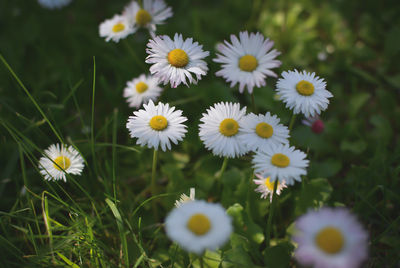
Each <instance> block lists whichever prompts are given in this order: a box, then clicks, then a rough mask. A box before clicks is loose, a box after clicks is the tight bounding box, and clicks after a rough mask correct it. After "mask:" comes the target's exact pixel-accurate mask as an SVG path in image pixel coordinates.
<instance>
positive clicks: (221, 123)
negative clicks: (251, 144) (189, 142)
mask: <svg viewBox="0 0 400 268" xmlns="http://www.w3.org/2000/svg"><path fill="white" fill-rule="evenodd" d="M245 114H246V107H244V108H242V109H240V104H239V103H231V102H225V103H224V102H220V103H216V104H214V106H213V107H210V108H209V109H207V113H203V117H202V118H201V119H200V121H201V122H202V124H200V126H199V127H200V132H199V136H200V140H202V141H203V143H204V145H205V147H206V148H207V149H209V150H212V152H213V154H214V155H218V156H224V157H230V158H234V157H238V156H241V155H243V154H245V153H247V151H248V150H247V147H246V145H245V144H243V143H242V142H241V141H240V139H239V136H240V134H242V133H241V131H240V127H241V125H242V122H243V117H244V115H245Z"/></svg>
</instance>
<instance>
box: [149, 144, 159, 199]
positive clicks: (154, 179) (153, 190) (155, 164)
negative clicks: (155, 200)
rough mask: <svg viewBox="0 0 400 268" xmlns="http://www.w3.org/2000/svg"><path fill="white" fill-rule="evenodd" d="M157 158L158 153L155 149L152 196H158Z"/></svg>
mask: <svg viewBox="0 0 400 268" xmlns="http://www.w3.org/2000/svg"><path fill="white" fill-rule="evenodd" d="M157 156H158V151H157V149H154V152H153V167H152V169H151V193H152V195H153V196H154V195H156V168H157Z"/></svg>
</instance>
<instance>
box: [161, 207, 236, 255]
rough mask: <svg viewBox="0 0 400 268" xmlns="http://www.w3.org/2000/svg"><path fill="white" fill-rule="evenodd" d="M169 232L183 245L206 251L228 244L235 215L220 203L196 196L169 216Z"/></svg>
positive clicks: (187, 248)
mask: <svg viewBox="0 0 400 268" xmlns="http://www.w3.org/2000/svg"><path fill="white" fill-rule="evenodd" d="M165 231H166V233H167V236H168V237H169V238H170V239H171V240H173V241H175V242H176V243H178V244H179V245H180V246H181V247H182V248H183V249H185V250H186V251H189V252H194V253H196V254H199V255H200V254H202V253H203V252H204V250H206V249H208V250H211V251H215V250H216V249H217V248H218V247H220V246H222V245H223V244H225V242H226V241H227V240H228V239H229V236H230V234H231V232H232V222H231V218H230V217H229V216H228V215H227V214H226V212H225V209H224V208H223V207H222V206H221V205H220V204H212V203H207V202H205V201H203V200H201V201H199V200H195V201H192V202H187V203H184V204H182V205H181V206H180V207H177V208H174V209H173V210H172V211H171V212H170V213H169V215H168V216H167V218H166V219H165Z"/></svg>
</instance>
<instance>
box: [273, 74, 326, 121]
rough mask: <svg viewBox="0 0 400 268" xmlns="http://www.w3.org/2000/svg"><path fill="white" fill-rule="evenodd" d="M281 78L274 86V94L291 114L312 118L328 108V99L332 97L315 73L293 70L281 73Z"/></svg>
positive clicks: (324, 83)
mask: <svg viewBox="0 0 400 268" xmlns="http://www.w3.org/2000/svg"><path fill="white" fill-rule="evenodd" d="M282 77H283V78H279V80H278V83H277V84H276V92H277V94H278V95H279V96H280V98H281V100H282V101H283V102H284V103H285V104H286V107H288V108H290V109H292V110H293V113H295V114H298V113H303V114H304V115H305V116H306V117H312V116H314V115H317V114H320V113H321V111H324V110H326V108H328V104H329V100H328V98H332V97H333V95H332V94H331V93H330V92H329V91H328V90H326V89H325V87H326V82H325V81H324V80H323V79H322V78H319V77H318V76H316V75H315V73H308V72H306V71H303V72H302V73H300V72H298V71H297V70H294V71H288V72H283V73H282Z"/></svg>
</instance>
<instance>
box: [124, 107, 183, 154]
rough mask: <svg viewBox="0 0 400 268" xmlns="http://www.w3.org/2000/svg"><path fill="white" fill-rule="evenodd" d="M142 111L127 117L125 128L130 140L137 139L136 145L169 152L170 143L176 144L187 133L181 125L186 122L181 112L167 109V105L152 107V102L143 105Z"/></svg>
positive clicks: (172, 108) (173, 108)
mask: <svg viewBox="0 0 400 268" xmlns="http://www.w3.org/2000/svg"><path fill="white" fill-rule="evenodd" d="M143 107H144V109H140V110H139V111H136V112H133V114H134V116H129V119H128V122H127V124H126V127H127V128H128V129H129V133H130V135H131V137H132V138H138V140H137V141H136V144H139V145H140V146H147V147H148V148H154V149H156V150H158V147H161V150H163V151H166V150H167V149H168V150H171V142H172V143H174V144H178V141H181V140H182V139H183V137H184V136H185V133H186V132H187V130H186V126H185V125H184V124H182V123H183V122H185V121H186V120H187V118H186V117H184V116H182V111H181V110H175V107H169V104H168V103H167V104H163V103H161V102H159V103H158V104H157V105H154V103H153V101H152V100H150V101H149V103H148V104H147V105H146V104H144V105H143Z"/></svg>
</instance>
